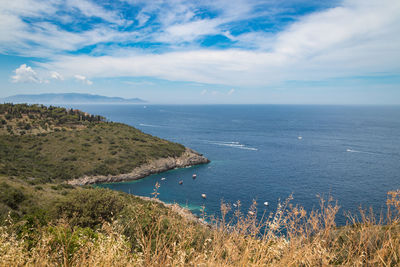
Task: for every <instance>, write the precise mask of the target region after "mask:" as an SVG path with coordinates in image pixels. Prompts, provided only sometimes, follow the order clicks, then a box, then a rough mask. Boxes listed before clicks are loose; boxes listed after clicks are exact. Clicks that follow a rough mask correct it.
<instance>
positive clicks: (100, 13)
mask: <svg viewBox="0 0 400 267" xmlns="http://www.w3.org/2000/svg"><path fill="white" fill-rule="evenodd" d="M66 3H67V5H68V6H69V7H72V8H76V9H78V10H79V11H80V12H81V13H82V14H84V15H85V16H87V17H98V18H101V19H103V20H105V21H108V22H112V23H115V24H118V25H125V24H130V23H131V22H129V21H126V20H124V19H123V18H121V16H120V15H118V14H117V13H116V12H113V11H108V10H106V9H104V8H103V7H101V6H98V5H96V4H94V3H93V2H91V1H87V0H68V1H67V2H66Z"/></svg>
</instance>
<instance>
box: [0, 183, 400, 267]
mask: <svg viewBox="0 0 400 267" xmlns="http://www.w3.org/2000/svg"><path fill="white" fill-rule="evenodd" d="M30 190H32V188H31V189H30ZM36 190H37V189H36ZM58 190H62V191H61V192H65V193H61V194H58V193H56V191H58ZM39 191H43V193H42V196H46V195H47V199H52V200H51V202H50V204H48V205H49V206H48V207H46V206H45V207H43V208H44V209H42V210H41V209H39V208H38V206H40V203H38V206H37V207H35V208H34V209H33V210H34V212H33V213H32V212H27V213H26V214H25V215H23V216H22V217H19V219H14V218H13V215H10V216H9V218H8V219H7V220H6V221H7V223H5V224H4V225H3V226H2V227H0V265H1V266H10V265H37V266H327V265H340V266H398V265H399V264H400V258H399V257H400V191H397V192H389V197H388V201H387V205H388V214H389V215H388V217H387V218H386V223H385V224H382V221H375V219H374V216H373V215H368V214H367V213H366V212H365V211H362V212H361V215H360V216H359V219H356V218H354V217H349V222H350V223H351V224H349V225H347V226H344V227H337V226H336V225H335V215H336V214H337V212H338V210H339V207H338V206H337V205H336V204H335V203H333V202H331V201H325V200H323V199H321V207H320V209H319V210H314V211H313V212H311V213H307V212H306V211H305V210H304V209H303V208H302V207H299V206H292V205H291V204H290V202H289V201H290V199H288V200H287V201H286V202H285V203H281V204H279V205H278V208H277V211H276V212H275V213H274V214H270V215H268V216H264V217H263V219H262V220H261V221H257V219H256V217H257V206H256V203H254V205H253V206H252V208H251V209H250V212H242V211H241V209H240V203H238V205H237V208H235V209H234V210H231V209H230V206H229V205H227V204H224V203H222V204H221V211H222V214H223V215H222V218H220V219H214V220H212V222H211V223H210V224H209V225H208V226H206V225H204V224H200V223H193V221H190V220H188V219H186V218H184V217H181V216H179V215H177V214H176V213H174V212H173V211H172V210H171V209H168V208H165V207H163V205H161V204H160V203H158V202H153V201H144V200H141V199H138V198H135V197H133V196H129V195H127V194H122V193H117V192H113V191H109V190H105V189H93V188H91V189H89V188H62V189H55V188H52V186H50V185H49V186H48V185H45V186H43V189H40V190H39ZM27 195H28V196H26V198H25V200H23V201H28V199H29V197H32V195H31V196H29V194H27ZM55 196H56V197H55ZM156 196H157V194H155V197H156ZM34 198H35V197H34ZM23 201H22V202H21V203H23ZM31 201H32V200H31ZM36 201H37V200H33V201H32V202H33V203H35V202H36ZM39 202H42V201H39ZM42 204H43V203H42ZM17 206H18V207H22V206H23V205H17ZM51 206H52V207H51ZM17 209H18V208H17ZM229 213H231V215H232V217H231V218H232V219H231V220H230V221H226V218H227V215H228V214H229ZM14 217H15V215H14Z"/></svg>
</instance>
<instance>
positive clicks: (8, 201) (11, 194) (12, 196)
mask: <svg viewBox="0 0 400 267" xmlns="http://www.w3.org/2000/svg"><path fill="white" fill-rule="evenodd" d="M25 199H26V196H25V195H24V193H23V192H22V190H21V189H19V188H16V187H13V186H11V185H9V184H7V183H5V182H2V183H1V184H0V202H2V203H4V204H5V205H7V206H9V207H10V208H11V209H18V206H19V204H20V203H21V202H22V201H24V200H25Z"/></svg>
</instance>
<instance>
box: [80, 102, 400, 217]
mask: <svg viewBox="0 0 400 267" xmlns="http://www.w3.org/2000/svg"><path fill="white" fill-rule="evenodd" d="M76 107H78V108H80V109H82V110H85V111H88V112H90V113H94V114H101V115H103V116H105V117H107V118H108V119H110V120H112V121H117V122H123V123H126V124H129V125H132V126H134V127H136V128H139V129H141V130H142V131H143V132H146V133H149V134H152V135H156V136H159V137H162V138H165V139H168V140H171V141H174V142H179V143H182V144H184V145H185V146H188V147H190V148H193V149H195V150H197V151H199V152H201V153H203V154H204V155H205V156H207V157H208V158H209V159H210V160H211V163H210V164H207V165H202V166H196V167H192V168H186V169H179V170H173V171H169V172H167V173H163V174H159V175H153V176H150V177H148V178H145V179H142V180H139V181H134V182H125V183H117V184H107V185H102V186H104V187H108V188H111V189H114V190H120V191H124V192H128V193H132V194H137V195H142V196H150V194H151V193H152V191H153V188H154V185H155V183H156V182H160V184H161V188H160V190H159V192H160V193H161V194H160V196H159V197H160V199H161V200H163V201H166V202H177V203H179V204H181V205H182V206H187V207H189V208H190V209H191V210H192V211H193V212H194V213H199V209H200V206H201V205H203V204H204V205H205V207H206V212H207V214H208V215H210V214H216V215H218V214H219V209H220V203H221V200H224V201H225V202H228V203H234V202H236V201H237V200H240V201H241V203H242V204H243V208H244V209H246V208H248V207H249V205H250V204H251V202H252V200H253V199H255V200H257V202H258V203H259V209H260V210H261V211H262V210H264V207H263V205H262V203H263V202H264V201H268V202H269V203H270V206H269V207H268V208H267V209H268V211H273V210H274V209H275V207H276V205H277V203H278V200H279V199H281V200H284V199H285V198H287V197H288V196H289V195H290V194H291V193H293V196H294V200H293V203H295V204H296V203H298V204H301V205H303V206H304V207H305V208H306V209H308V210H310V209H312V208H313V207H315V208H316V207H318V198H317V196H316V195H317V194H321V195H325V196H326V195H331V196H333V197H334V198H335V199H336V200H338V202H339V205H340V206H341V209H340V212H339V213H340V216H339V217H338V223H340V224H343V223H345V218H344V217H343V216H342V215H343V213H344V212H345V211H352V212H355V211H357V210H358V207H359V206H360V205H361V206H363V207H370V206H372V207H373V208H374V209H375V210H376V211H377V212H379V211H380V210H381V209H382V208H383V207H385V200H386V193H387V191H389V190H395V189H398V188H400V107H372V106H369V107H366V106H357V107H355V106H354V107H349V106H290V105H207V106H185V105H182V106H176V105H171V106H161V105H147V106H143V105H118V106H114V105H79V106H76ZM193 173H196V174H197V179H195V180H193V179H192V174H193ZM161 177H166V180H165V181H161V180H160V179H161ZM179 180H183V181H184V182H183V185H179V184H178V181H179ZM203 193H205V194H207V199H206V200H203V199H202V197H201V194H203Z"/></svg>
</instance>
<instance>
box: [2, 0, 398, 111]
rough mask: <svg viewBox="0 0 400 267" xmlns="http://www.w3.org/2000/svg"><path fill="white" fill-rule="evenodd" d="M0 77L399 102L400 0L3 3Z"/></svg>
mask: <svg viewBox="0 0 400 267" xmlns="http://www.w3.org/2000/svg"><path fill="white" fill-rule="evenodd" d="M0 85H1V86H0V88H1V89H0V97H5V96H10V95H14V94H38V93H48V92H55V93H57V92H60V93H61V92H78V93H92V94H101V95H106V96H121V97H127V98H129V97H140V98H143V99H146V100H148V101H150V102H152V103H171V104H193V103H194V104H213V103H257V104H259V103H271V104H400V1H398V0H344V1H336V0H330V1H325V0H319V1H314V0H307V1H306V0H286V1H277V0H268V1H258V0H253V1H250V0H248V1H243V0H230V1H226V0H199V1H181V0H170V1H164V0H154V1H149V0H114V1H109V0H97V1H91V0H63V1H61V0H14V1H2V2H1V3H0Z"/></svg>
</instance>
